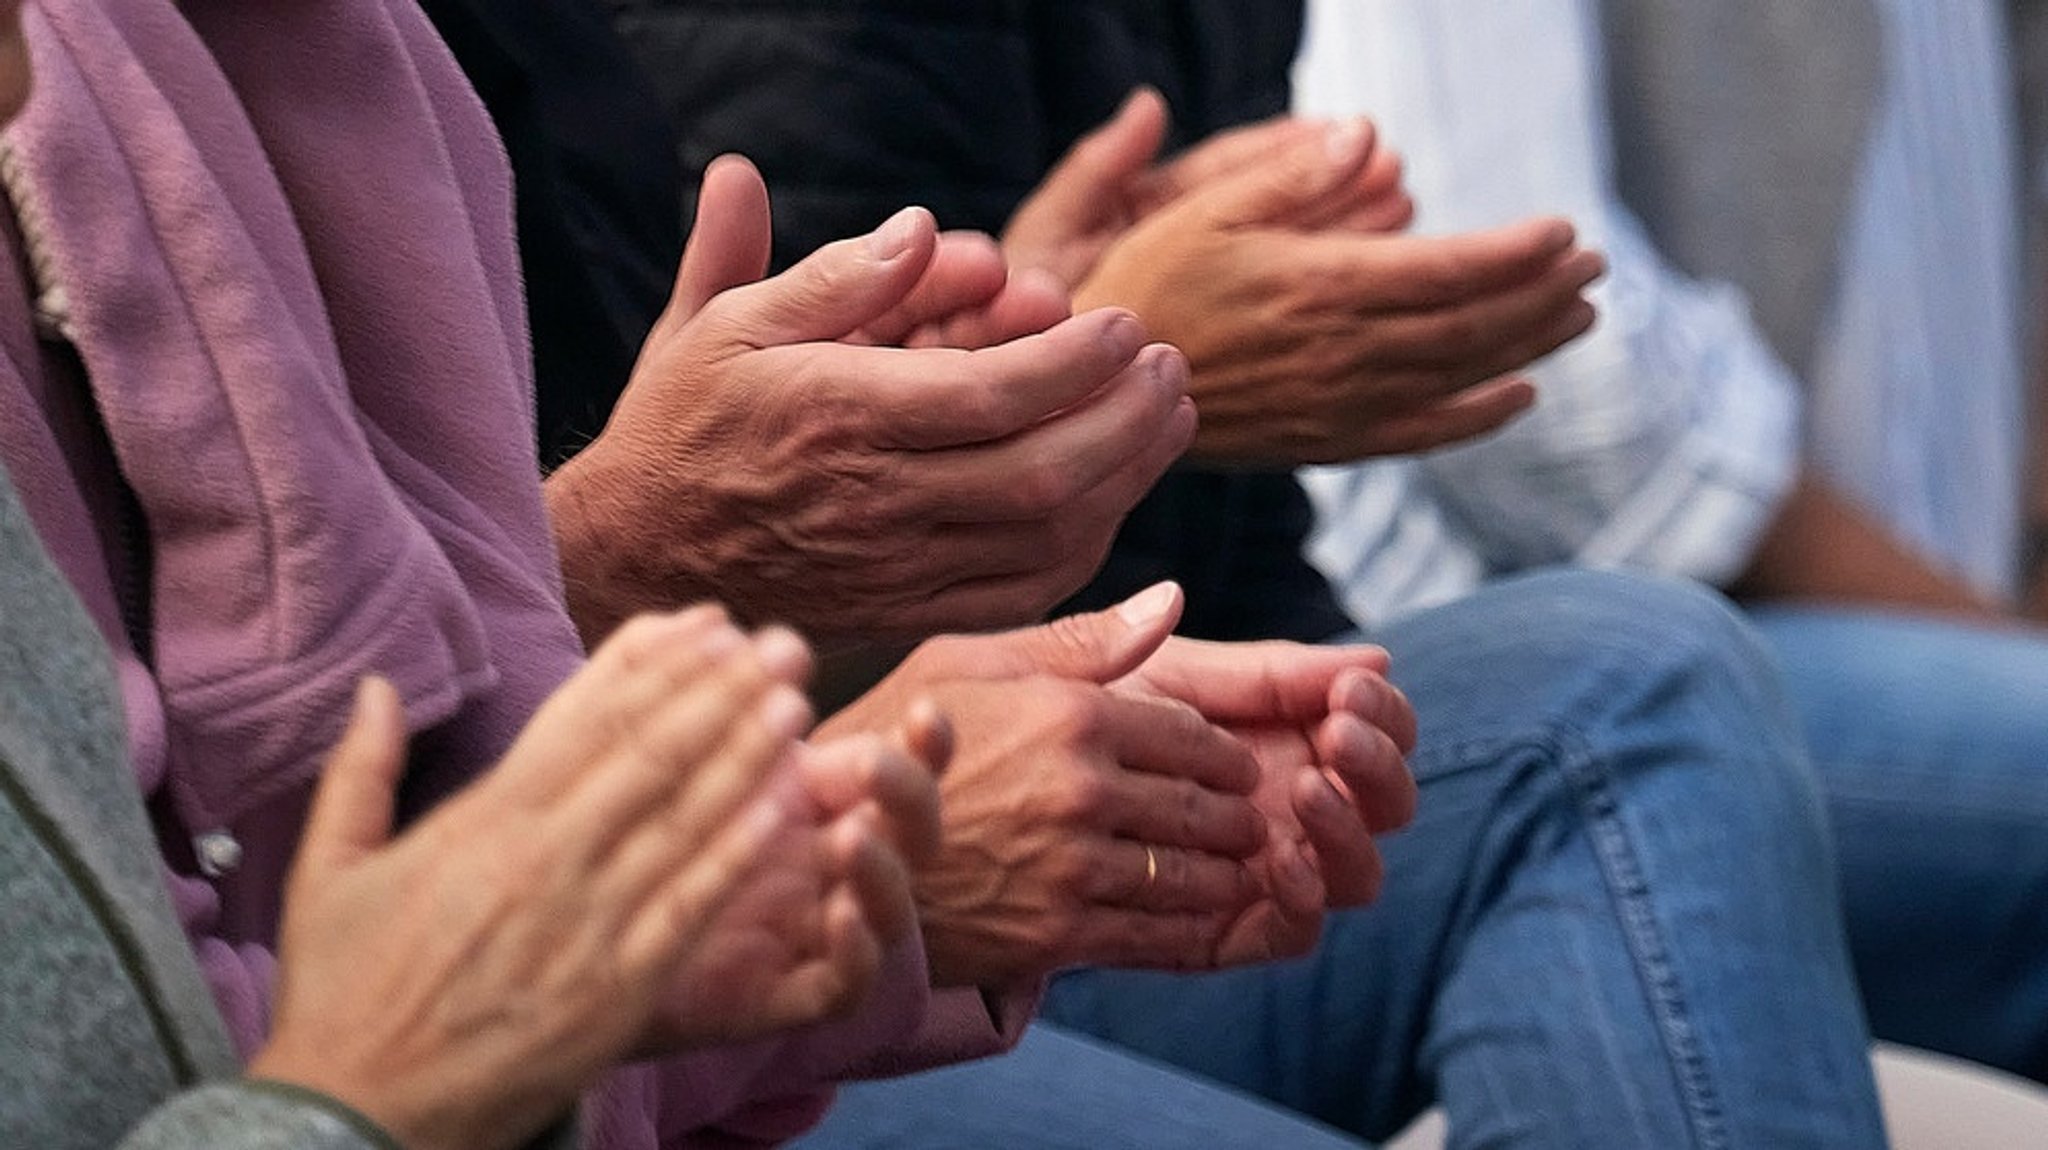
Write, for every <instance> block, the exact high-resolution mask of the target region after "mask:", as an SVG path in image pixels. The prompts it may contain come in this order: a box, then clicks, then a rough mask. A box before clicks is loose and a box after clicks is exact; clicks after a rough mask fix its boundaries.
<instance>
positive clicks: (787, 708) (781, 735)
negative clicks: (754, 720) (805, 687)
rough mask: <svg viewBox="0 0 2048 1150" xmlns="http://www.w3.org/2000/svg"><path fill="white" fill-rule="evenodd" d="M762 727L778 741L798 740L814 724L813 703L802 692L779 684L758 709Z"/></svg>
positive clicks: (787, 685)
mask: <svg viewBox="0 0 2048 1150" xmlns="http://www.w3.org/2000/svg"><path fill="white" fill-rule="evenodd" d="M756 714H757V715H758V717H759V719H760V722H761V725H762V727H764V728H766V729H767V731H768V733H769V734H770V735H772V736H774V737H775V738H777V739H782V740H790V739H796V738H798V737H800V736H802V734H803V733H804V732H805V731H807V730H809V729H810V727H811V722H812V718H813V716H812V712H811V703H810V700H809V699H806V698H804V694H803V692H802V691H799V690H797V689H796V688H795V687H792V686H790V685H789V684H787V683H778V684H776V685H775V686H774V687H773V688H771V689H770V690H769V692H768V693H767V694H766V695H765V696H763V697H762V699H761V702H760V703H759V704H758V705H757V707H756Z"/></svg>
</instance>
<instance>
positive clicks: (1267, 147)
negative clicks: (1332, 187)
mask: <svg viewBox="0 0 2048 1150" xmlns="http://www.w3.org/2000/svg"><path fill="white" fill-rule="evenodd" d="M1329 126H1330V125H1329V123H1328V121H1324V120H1308V119H1302V118H1300V117H1296V116H1276V117H1273V118H1272V119H1269V120H1262V121H1260V122H1258V123H1256V124H1246V125H1243V126H1241V127H1237V128H1232V129H1230V130H1228V131H1224V132H1218V133H1216V134H1215V135H1213V136H1210V137H1209V138H1208V139H1205V140H1203V141H1202V142H1201V143H1199V144H1196V145H1195V146H1193V147H1191V148H1189V149H1188V150H1187V151H1185V152H1182V153H1181V154H1180V155H1178V156H1175V157H1174V158H1173V159H1172V160H1170V161H1168V162H1167V163H1165V164H1162V165H1160V166H1159V167H1158V168H1157V169H1155V170H1154V171H1151V172H1148V173H1146V174H1145V175H1144V176H1143V177H1141V178H1140V179H1139V180H1138V182H1137V184H1136V185H1135V188H1136V195H1135V197H1134V198H1135V199H1136V201H1137V204H1138V207H1139V210H1140V211H1141V212H1151V211H1156V210H1158V209H1159V208H1162V207H1164V206H1166V205H1167V204H1169V203H1172V202H1173V201H1174V200H1177V199H1179V198H1180V197H1182V196H1184V195H1187V194H1189V193H1191V192H1194V191H1196V190H1198V189H1201V188H1205V187H1208V186H1209V185H1210V184H1213V183H1215V182H1217V181H1219V180H1223V179H1227V178H1229V177H1231V176H1236V175H1239V174H1242V173H1243V172H1244V171H1246V170H1247V169H1249V168H1252V167H1254V166H1256V165H1258V164H1261V163H1264V162H1266V161H1268V160H1271V159H1273V158H1274V157H1276V156H1282V155H1285V154H1286V153H1287V151H1288V150H1289V149H1290V148H1293V147H1295V146H1296V145H1299V144H1301V143H1302V142H1303V141H1304V140H1307V139H1308V138H1310V137H1312V136H1318V135H1320V134H1322V133H1324V132H1326V131H1328V130H1329Z"/></svg>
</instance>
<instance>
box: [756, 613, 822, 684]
mask: <svg viewBox="0 0 2048 1150" xmlns="http://www.w3.org/2000/svg"><path fill="white" fill-rule="evenodd" d="M754 655H755V657H756V658H758V659H760V660H761V667H762V669H763V670H765V671H767V672H768V674H769V675H771V676H773V677H775V678H777V679H781V680H783V681H784V682H787V683H792V684H797V685H801V684H803V683H804V682H807V681H808V680H809V679H810V676H811V664H812V659H811V645H810V644H809V643H807V642H805V641H804V639H803V636H801V635H799V634H797V633H796V632H795V631H792V630H790V629H789V628H788V627H783V626H768V627H763V628H762V629H761V630H760V631H759V632H757V633H756V634H755V635H754Z"/></svg>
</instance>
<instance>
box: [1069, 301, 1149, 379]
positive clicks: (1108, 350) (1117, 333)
mask: <svg viewBox="0 0 2048 1150" xmlns="http://www.w3.org/2000/svg"><path fill="white" fill-rule="evenodd" d="M1071 322H1073V323H1076V324H1080V325H1087V326H1092V327H1093V328H1094V330H1095V338H1096V339H1097V340H1098V341H1099V342H1100V343H1101V344H1102V349H1103V352H1104V354H1105V355H1106V356H1107V357H1108V358H1109V360H1110V361H1111V362H1112V363H1115V364H1118V365H1128V364H1130V363H1131V361H1133V360H1135V359H1137V358H1138V353H1139V352H1141V351H1143V350H1144V348H1145V345H1146V341H1147V340H1148V339H1150V338H1151V337H1150V334H1149V333H1148V332H1146V330H1145V324H1144V322H1143V321H1141V320H1139V319H1138V315H1137V313H1136V312H1133V311H1131V310H1130V309H1129V308H1121V307H1103V308H1096V309H1095V310H1093V311H1089V312H1084V313H1082V314H1081V315H1079V316H1076V317H1074V319H1073V320H1072V321H1071Z"/></svg>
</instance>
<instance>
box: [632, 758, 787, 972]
mask: <svg viewBox="0 0 2048 1150" xmlns="http://www.w3.org/2000/svg"><path fill="white" fill-rule="evenodd" d="M795 822H796V820H795V818H794V816H793V812H792V810H791V808H790V806H789V804H788V802H787V800H785V799H783V798H781V797H779V796H777V795H775V794H772V793H771V794H768V795H764V796H763V797H762V799H761V801H759V802H757V803H755V804H753V805H751V806H749V807H748V808H747V809H746V810H745V811H744V812H742V813H741V814H740V815H739V817H737V818H734V819H732V820H730V821H729V822H728V823H727V824H726V826H725V827H723V828H722V829H720V831H719V832H718V834H717V835H716V836H715V837H714V838H713V839H712V840H711V841H710V842H708V843H706V844H704V845H703V847H702V848H701V849H699V850H696V851H694V852H692V853H691V855H690V856H689V857H688V859H687V860H686V861H685V862H684V863H683V864H682V865H680V866H677V865H666V866H663V867H659V868H657V867H655V866H653V865H652V864H651V863H650V864H648V865H646V866H645V867H644V868H643V869H644V870H645V871H646V872H651V873H658V875H659V879H658V881H657V882H655V883H653V884H652V885H651V886H643V884H642V882H641V880H640V875H639V874H627V873H626V872H627V871H628V870H630V869H631V868H634V867H636V865H638V864H640V863H641V862H642V854H643V852H644V853H653V852H654V851H655V849H656V848H654V847H652V846H649V847H643V848H641V849H640V850H639V851H636V852H634V853H627V852H621V853H620V854H619V855H617V856H616V857H615V867H614V869H615V870H616V871H618V872H619V873H620V874H622V875H624V876H625V877H624V879H623V880H622V882H621V883H620V885H621V886H623V887H626V888H629V889H634V890H645V891H646V893H645V894H644V895H643V896H642V897H641V898H640V899H639V900H637V902H635V903H633V909H632V910H631V912H630V914H629V915H628V917H627V918H626V919H625V921H624V923H623V924H622V925H621V926H620V927H619V929H618V930H617V932H616V935H615V937H616V938H617V940H618V941H617V954H618V956H619V961H620V963H621V964H622V965H623V966H624V967H625V968H626V969H628V970H635V969H638V970H644V971H649V972H652V973H653V974H654V976H656V977H660V976H661V975H662V974H663V973H665V972H667V971H670V970H672V969H673V967H674V965H675V963H676V962H678V961H679V960H680V959H681V958H682V957H683V956H684V955H686V954H688V953H689V951H690V949H691V948H692V947H694V946H695V945H696V943H697V942H698V940H700V939H701V938H703V936H704V934H705V932H706V931H707V930H709V929H710V928H711V927H712V925H713V924H714V923H715V922H716V920H717V918H718V915H719V912H721V911H722V910H724V909H725V907H726V905H727V904H728V903H730V902H731V901H732V899H733V897H734V896H735V895H737V894H738V893H739V892H740V891H741V890H742V889H744V887H745V885H746V883H747V881H748V879H750V878H751V877H752V876H753V875H754V874H756V873H757V872H758V871H759V870H760V869H761V867H762V866H763V865H765V864H767V863H769V862H770V861H772V860H774V858H775V857H776V852H775V851H774V849H773V848H774V845H775V843H776V842H777V840H778V839H780V838H781V837H782V836H783V835H784V834H785V833H786V832H787V831H788V830H789V829H790V828H791V827H792V826H794V825H795Z"/></svg>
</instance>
